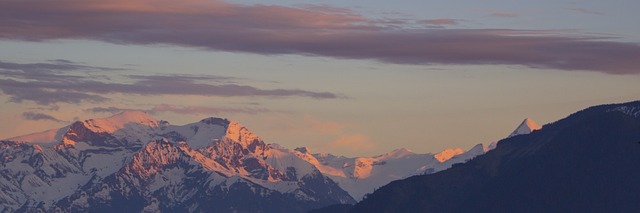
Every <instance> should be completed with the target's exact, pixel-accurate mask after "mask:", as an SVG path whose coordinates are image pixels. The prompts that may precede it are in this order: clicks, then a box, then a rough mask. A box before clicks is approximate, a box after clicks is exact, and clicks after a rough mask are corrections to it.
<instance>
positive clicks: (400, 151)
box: [376, 148, 415, 160]
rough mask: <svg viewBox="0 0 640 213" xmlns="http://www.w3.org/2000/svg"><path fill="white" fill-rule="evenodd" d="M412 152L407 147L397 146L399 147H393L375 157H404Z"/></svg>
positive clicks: (379, 158) (380, 158)
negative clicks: (389, 150)
mask: <svg viewBox="0 0 640 213" xmlns="http://www.w3.org/2000/svg"><path fill="white" fill-rule="evenodd" d="M414 154H415V153H414V152H412V151H411V150H409V149H407V148H399V149H394V150H393V151H391V152H388V153H385V154H383V155H380V156H379V157H376V158H377V159H378V160H386V159H397V158H404V157H406V156H409V155H414Z"/></svg>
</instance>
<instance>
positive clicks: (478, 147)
mask: <svg viewBox="0 0 640 213" xmlns="http://www.w3.org/2000/svg"><path fill="white" fill-rule="evenodd" d="M487 150H488V148H487V147H485V146H484V145H483V144H481V143H479V144H476V145H475V146H473V147H472V148H471V149H469V150H467V152H466V153H475V154H476V155H480V154H484V153H485V152H487Z"/></svg>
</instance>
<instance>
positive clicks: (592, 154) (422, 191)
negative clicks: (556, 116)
mask: <svg viewBox="0 0 640 213" xmlns="http://www.w3.org/2000/svg"><path fill="white" fill-rule="evenodd" d="M527 123H528V122H527V121H526V120H525V122H523V124H525V125H529V124H527ZM518 129H520V128H518ZM523 129H526V128H523ZM515 132H522V131H519V130H516V131H515ZM524 132H526V131H524ZM638 168H640V101H636V102H629V103H623V104H610V105H601V106H595V107H590V108H587V109H584V110H582V111H579V112H577V113H574V114H572V115H570V116H568V117H566V118H564V119H561V120H559V121H556V122H553V123H550V124H547V125H544V126H543V127H542V128H541V129H539V130H537V131H533V132H531V133H530V134H523V135H513V136H511V137H508V138H506V139H503V140H501V141H499V142H498V143H497V147H496V148H495V149H493V150H491V151H489V152H487V153H486V154H484V155H481V156H477V157H476V158H473V159H472V160H469V161H468V162H466V163H464V164H456V165H454V166H453V167H452V168H450V169H447V170H445V171H442V172H438V173H434V174H428V175H421V176H413V177H409V178H406V179H403V180H398V181H393V182H391V183H390V184H388V185H385V186H383V187H381V188H380V189H378V190H376V191H375V192H374V193H372V194H370V195H367V196H366V197H365V198H364V199H363V200H362V201H361V202H359V203H357V204H356V205H355V206H351V205H346V204H345V205H334V206H331V207H327V208H325V209H321V210H317V211H315V212H639V211H640V202H638V201H639V200H640V193H639V192H640V181H639V180H640V170H639V169H638Z"/></svg>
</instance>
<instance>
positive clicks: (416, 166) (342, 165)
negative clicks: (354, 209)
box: [295, 144, 484, 200]
mask: <svg viewBox="0 0 640 213" xmlns="http://www.w3.org/2000/svg"><path fill="white" fill-rule="evenodd" d="M295 151H296V152H297V154H298V155H299V156H300V157H301V158H302V159H305V160H306V161H308V162H309V163H311V164H313V165H314V166H316V168H318V169H319V170H320V172H322V173H323V174H325V175H327V176H329V177H330V178H331V179H333V180H334V181H336V182H337V183H338V185H340V187H341V188H343V189H344V190H346V191H347V192H349V194H350V195H351V196H352V197H353V198H355V199H356V200H360V199H362V197H363V196H364V195H365V194H367V193H371V192H373V191H374V190H375V189H376V188H379V187H381V186H384V185H386V184H388V183H389V182H391V181H394V180H399V179H404V178H407V177H410V176H414V175H420V174H430V173H434V172H438V171H441V170H444V169H447V168H449V167H451V166H452V165H453V164H456V163H463V162H466V161H468V160H469V159H471V158H474V157H475V156H478V155H481V154H484V147H483V145H482V144H478V145H476V146H474V147H473V148H471V149H470V150H468V151H467V152H465V151H463V150H462V149H459V148H457V149H447V150H444V151H442V152H440V153H436V154H430V153H427V154H416V153H414V152H412V151H411V150H408V149H405V148H401V149H396V150H393V151H391V152H389V153H386V154H382V155H379V156H374V157H356V158H349V157H343V156H335V155H332V154H313V153H311V151H310V150H309V149H308V148H306V147H302V148H297V149H295Z"/></svg>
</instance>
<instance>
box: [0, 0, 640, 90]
mask: <svg viewBox="0 0 640 213" xmlns="http://www.w3.org/2000/svg"><path fill="white" fill-rule="evenodd" d="M167 5H171V6H167ZM0 14H1V15H0V38H4V39H17V40H29V41H39V40H51V39H92V40H99V41H105V42H111V43H118V44H138V45H144V44H172V45H179V46H187V47H196V48H205V49H209V50H214V51H230V52H248V53H257V54H299V55H317V56H327V57H334V58H349V59H374V60H378V61H382V62H388V63H402V64H469V65H476V64H507V65H524V66H530V67H536V68H548V69H561V70H590V71H598V72H604V73H612V74H628V73H640V69H637V68H638V67H640V60H637V59H638V58H640V45H638V44H637V43H630V42H619V41H613V40H609V39H610V38H602V37H588V36H587V37H585V36H582V37H576V36H567V35H561V34H558V33H557V32H553V31H540V30H538V31H536V30H500V29H415V28H398V27H397V26H395V25H394V26H387V25H386V24H385V23H379V22H377V21H376V20H372V19H367V18H365V17H363V16H361V15H359V14H356V13H354V12H353V11H350V10H347V9H342V8H333V7H328V6H317V7H311V6H305V7H302V8H295V7H283V6H269V5H241V4H234V3H227V2H223V1H205V0H185V1H179V2H175V1H167V0H134V1H130V0H128V1H124V0H117V1H108V2H104V1H73V0H53V1H47V2H39V3H38V4H33V3H31V2H28V1H0ZM492 15H494V16H500V17H515V16H517V15H518V14H515V13H505V12H496V13H493V14H492ZM198 86H202V85H198ZM126 87H129V89H133V88H131V87H134V86H133V85H126ZM126 87H125V88H126ZM204 87H206V86H204ZM137 89H144V88H137ZM230 89H231V90H234V89H240V90H241V91H243V92H244V94H248V95H256V94H257V95H264V93H271V94H274V93H275V94H279V95H285V96H287V95H303V96H311V97H326V96H327V95H328V94H315V93H306V92H302V91H261V90H255V88H253V89H252V88H246V87H238V86H237V85H236V86H233V85H232V86H222V87H220V88H215V90H218V91H222V92H221V93H222V94H226V93H227V92H225V91H226V90H230Z"/></svg>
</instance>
